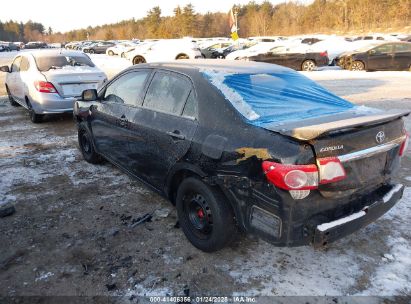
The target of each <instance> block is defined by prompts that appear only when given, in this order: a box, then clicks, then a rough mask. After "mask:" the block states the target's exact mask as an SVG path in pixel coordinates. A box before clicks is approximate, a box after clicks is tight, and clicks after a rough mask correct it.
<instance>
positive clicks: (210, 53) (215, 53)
mask: <svg viewBox="0 0 411 304" xmlns="http://www.w3.org/2000/svg"><path fill="white" fill-rule="evenodd" d="M231 45H232V43H231V42H218V43H213V44H212V45H210V46H208V47H206V48H203V49H201V55H202V57H203V58H225V56H224V54H223V51H224V50H225V49H226V48H228V47H229V46H231Z"/></svg>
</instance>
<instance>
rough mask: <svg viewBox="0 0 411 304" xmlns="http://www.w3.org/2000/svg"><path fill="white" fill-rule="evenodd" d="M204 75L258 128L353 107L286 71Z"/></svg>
mask: <svg viewBox="0 0 411 304" xmlns="http://www.w3.org/2000/svg"><path fill="white" fill-rule="evenodd" d="M203 75H205V77H206V78H207V79H208V80H209V81H210V82H211V83H212V84H213V85H214V86H216V87H217V88H218V89H219V90H220V91H221V92H222V93H223V95H224V96H225V97H226V99H228V100H229V101H230V102H231V104H232V105H233V106H234V107H235V108H236V109H237V110H238V111H239V112H240V113H241V114H242V115H243V116H244V117H245V118H246V120H247V121H248V122H249V123H251V124H253V125H256V126H260V127H265V126H268V125H270V126H273V125H281V124H282V123H284V122H289V121H299V120H303V119H308V118H315V117H319V116H324V115H331V114H335V113H341V112H344V111H347V110H350V109H353V108H354V107H355V106H354V105H353V104H352V103H350V102H348V101H346V100H344V99H342V98H340V97H338V96H336V95H334V94H333V93H331V92H329V91H328V90H326V89H325V88H323V87H321V86H320V85H318V84H317V83H315V82H314V81H312V80H310V79H308V78H307V77H305V76H303V75H302V74H300V73H298V72H295V71H292V70H289V69H281V70H278V71H273V72H269V73H255V74H247V73H237V74H236V73H231V74H230V73H224V72H221V71H211V70H208V71H203Z"/></svg>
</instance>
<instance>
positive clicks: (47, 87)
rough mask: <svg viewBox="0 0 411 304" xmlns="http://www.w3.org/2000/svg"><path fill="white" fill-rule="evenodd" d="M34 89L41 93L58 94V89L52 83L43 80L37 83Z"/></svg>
mask: <svg viewBox="0 0 411 304" xmlns="http://www.w3.org/2000/svg"><path fill="white" fill-rule="evenodd" d="M34 87H35V88H36V90H37V91H39V92H41V93H57V90H56V88H55V87H54V85H53V84H52V83H51V82H47V81H41V80H39V81H35V82H34Z"/></svg>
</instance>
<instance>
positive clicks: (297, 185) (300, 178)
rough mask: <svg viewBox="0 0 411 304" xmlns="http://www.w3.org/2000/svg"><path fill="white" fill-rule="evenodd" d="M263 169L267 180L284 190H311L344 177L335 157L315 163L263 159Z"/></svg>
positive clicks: (343, 172)
mask: <svg viewBox="0 0 411 304" xmlns="http://www.w3.org/2000/svg"><path fill="white" fill-rule="evenodd" d="M262 166H263V171H264V173H265V175H266V177H267V179H268V181H269V182H271V183H272V184H274V185H275V186H277V187H279V188H281V189H284V190H312V189H317V188H318V185H319V184H328V183H333V182H337V181H340V180H342V179H344V178H345V177H346V174H345V170H344V167H343V166H342V164H341V162H340V160H339V159H338V158H337V157H327V158H320V159H318V166H317V165H284V164H279V163H275V162H272V161H264V162H263V164H262Z"/></svg>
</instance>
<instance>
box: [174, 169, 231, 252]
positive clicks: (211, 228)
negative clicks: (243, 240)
mask: <svg viewBox="0 0 411 304" xmlns="http://www.w3.org/2000/svg"><path fill="white" fill-rule="evenodd" d="M176 205H177V213H178V219H179V222H180V226H181V228H182V230H183V232H184V234H185V236H186V237H187V239H188V240H189V241H190V242H191V244H193V245H194V246H195V247H197V248H198V249H200V250H202V251H205V252H212V251H217V250H219V249H221V248H223V247H224V246H226V245H227V244H229V243H230V241H231V240H232V239H233V237H234V236H235V232H236V225H235V221H234V214H233V212H232V209H231V206H230V205H229V203H228V202H227V199H226V198H225V197H224V195H223V194H222V193H221V192H220V191H219V189H216V188H213V187H211V186H209V185H207V184H205V183H204V182H202V181H201V180H199V179H197V178H194V177H189V178H186V179H184V180H183V182H182V183H181V184H180V186H179V188H178V191H177V198H176Z"/></svg>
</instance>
